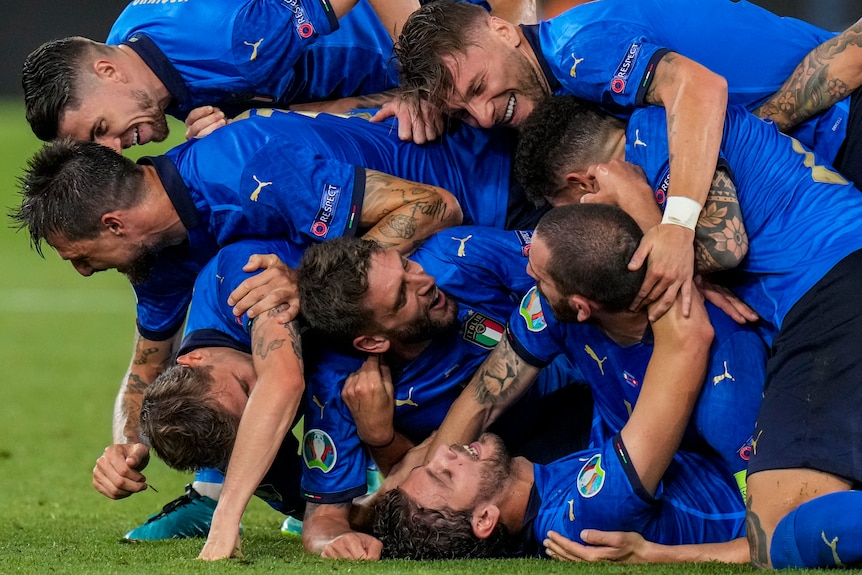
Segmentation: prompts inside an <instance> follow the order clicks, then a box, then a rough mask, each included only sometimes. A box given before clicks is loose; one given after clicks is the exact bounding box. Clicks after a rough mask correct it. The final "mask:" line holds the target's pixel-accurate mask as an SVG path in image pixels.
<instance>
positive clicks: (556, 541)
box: [543, 529, 650, 563]
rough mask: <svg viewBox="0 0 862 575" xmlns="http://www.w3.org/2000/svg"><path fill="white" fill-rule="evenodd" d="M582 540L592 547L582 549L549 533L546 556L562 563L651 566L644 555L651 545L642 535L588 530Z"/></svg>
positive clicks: (582, 532) (555, 534) (585, 530)
mask: <svg viewBox="0 0 862 575" xmlns="http://www.w3.org/2000/svg"><path fill="white" fill-rule="evenodd" d="M581 539H583V540H584V541H585V542H586V543H588V545H581V544H580V543H576V542H575V541H572V540H571V539H568V538H566V537H563V536H562V535H560V534H559V533H557V532H555V531H549V532H548V538H547V539H545V540H544V542H543V544H544V546H545V553H547V554H548V556H549V557H551V558H552V559H556V560H558V561H618V562H620V563H647V562H648V560H647V558H646V557H645V556H644V553H645V551H646V549H647V547H648V546H649V545H650V543H649V542H648V541H646V540H645V539H644V538H643V537H642V536H641V535H640V534H638V533H629V532H623V531H598V530H596V529H584V530H583V531H581Z"/></svg>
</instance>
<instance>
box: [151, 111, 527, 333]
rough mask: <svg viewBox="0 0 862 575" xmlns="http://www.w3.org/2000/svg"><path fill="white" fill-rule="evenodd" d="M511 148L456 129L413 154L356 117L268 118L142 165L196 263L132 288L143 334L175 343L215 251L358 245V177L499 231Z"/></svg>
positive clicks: (170, 267) (236, 125) (361, 183)
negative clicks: (432, 197) (234, 246)
mask: <svg viewBox="0 0 862 575" xmlns="http://www.w3.org/2000/svg"><path fill="white" fill-rule="evenodd" d="M297 134H301V136H302V137H297ZM500 136H502V134H500ZM511 145H512V140H511V139H507V137H505V136H504V137H498V134H496V133H495V132H485V131H482V130H477V129H474V128H470V127H469V126H463V127H461V128H460V129H459V130H457V131H456V132H453V133H452V134H449V135H447V136H446V137H445V138H443V139H442V140H440V141H439V142H436V143H433V144H429V145H427V146H416V145H414V144H412V143H409V142H401V141H400V140H399V139H398V136H397V131H391V130H390V129H389V128H388V127H386V126H383V125H380V124H374V123H371V122H368V121H366V120H364V119H362V118H358V117H342V116H335V115H331V114H318V115H309V114H303V113H298V112H284V111H278V110H273V109H266V110H257V111H252V112H250V113H249V114H246V115H244V116H243V119H241V120H236V121H234V122H232V123H231V124H230V125H228V126H225V127H224V128H221V129H220V130H217V131H215V132H214V133H213V134H210V135H209V136H207V137H206V138H201V139H198V140H191V141H189V142H186V143H184V144H181V145H180V146H177V147H176V148H173V149H172V150H170V151H168V152H167V154H165V155H164V156H158V157H149V158H143V159H142V160H141V162H142V163H148V164H152V165H153V166H155V168H156V170H157V171H158V174H159V177H160V178H161V180H162V183H163V184H164V185H165V188H166V190H167V193H168V195H169V196H170V197H171V200H172V202H173V204H174V207H175V208H176V209H177V212H178V213H179V215H180V218H181V219H182V221H183V223H184V225H185V227H186V229H187V230H188V233H189V248H188V251H189V252H190V253H191V254H193V255H194V258H196V260H197V261H192V260H191V259H190V260H189V262H188V264H187V265H188V266H189V267H192V268H195V269H189V268H186V269H184V270H183V271H182V272H176V273H177V281H176V282H175V281H173V280H172V276H171V274H172V273H173V271H174V270H177V269H178V268H179V267H182V266H183V265H184V264H183V263H182V261H175V260H177V259H179V258H174V259H173V260H171V261H166V262H165V265H164V266H162V265H159V267H158V268H157V271H156V273H155V274H154V275H153V277H152V278H151V280H150V281H147V282H145V283H144V284H142V285H139V286H136V293H137V296H138V323H139V328H140V331H141V334H142V335H145V336H147V337H150V338H151V339H154V340H163V339H166V338H167V337H168V336H170V335H171V334H172V333H175V332H176V330H177V329H178V328H179V326H180V325H181V323H182V319H183V317H184V315H185V309H186V305H187V303H188V298H189V297H190V293H191V292H190V290H191V286H192V283H193V281H194V280H193V278H194V275H195V273H196V272H197V271H198V270H199V269H200V266H201V265H202V264H203V263H206V261H208V259H209V258H210V257H212V256H213V255H215V253H216V251H217V250H218V247H219V246H222V245H226V244H227V243H230V242H232V241H234V240H236V239H237V238H241V237H250V236H258V237H261V236H262V237H273V238H276V237H280V238H284V239H286V240H288V241H290V242H291V243H292V244H293V245H295V246H297V247H299V248H303V247H305V246H308V245H309V244H310V243H313V242H318V241H323V240H326V239H328V238H333V237H338V236H342V235H352V234H354V233H355V232H356V225H357V223H358V222H357V221H356V217H357V216H358V215H359V213H360V212H361V210H362V200H363V196H364V194H365V170H366V168H368V169H372V170H376V171H380V172H385V173H389V174H392V175H394V176H397V177H400V178H404V179H406V180H411V181H418V182H423V183H427V184H432V185H436V186H439V187H442V188H444V189H446V190H449V191H450V192H452V193H453V194H454V195H455V196H456V198H457V199H458V200H459V202H461V206H462V210H463V212H464V221H465V222H466V223H471V224H473V223H475V224H480V225H487V226H493V227H503V226H504V224H505V222H506V209H507V200H508V187H509V177H510V168H511V160H510V150H511ZM180 280H182V282H183V283H182V285H181V286H178V282H179V281H180Z"/></svg>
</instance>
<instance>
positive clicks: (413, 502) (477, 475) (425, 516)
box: [373, 434, 512, 559]
mask: <svg viewBox="0 0 862 575" xmlns="http://www.w3.org/2000/svg"><path fill="white" fill-rule="evenodd" d="M511 466H512V459H511V457H510V456H509V454H508V452H507V451H506V448H505V447H504V446H503V442H502V441H500V438H499V437H497V436H495V435H491V434H484V435H483V436H482V437H481V438H480V439H479V441H478V442H476V443H472V444H471V445H469V446H459V445H453V446H451V447H445V446H441V447H440V449H438V450H437V452H436V453H434V456H433V457H432V459H431V460H430V461H429V462H428V463H427V464H425V465H421V466H419V467H416V468H414V469H413V470H412V471H411V472H410V474H409V475H408V476H407V478H406V479H405V480H404V481H403V482H402V483H401V485H400V486H399V487H398V488H397V489H394V490H392V491H389V492H388V493H386V495H384V496H383V499H382V500H381V501H380V502H379V503H377V504H376V505H375V520H374V528H373V530H374V535H375V536H377V537H378V538H379V539H380V540H381V541H382V542H383V551H384V553H385V554H386V555H387V556H389V557H394V558H410V559H479V558H488V557H503V556H506V555H507V554H508V550H509V547H508V541H509V530H508V529H507V527H506V525H505V524H504V523H503V521H502V520H501V518H500V510H499V507H498V506H497V503H499V501H500V499H501V498H502V497H505V496H506V495H507V490H506V487H507V484H508V482H509V479H510V475H511Z"/></svg>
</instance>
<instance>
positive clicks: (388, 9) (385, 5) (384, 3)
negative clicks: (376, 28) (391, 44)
mask: <svg viewBox="0 0 862 575" xmlns="http://www.w3.org/2000/svg"><path fill="white" fill-rule="evenodd" d="M369 3H370V4H371V7H372V8H373V9H374V12H375V13H376V14H377V17H378V18H379V19H380V22H381V23H382V24H383V27H384V28H386V31H387V32H389V36H390V37H391V38H392V39H393V40H398V36H399V35H400V34H401V27H402V26H404V22H405V21H407V18H408V17H409V16H410V14H412V13H413V12H415V11H416V10H418V9H419V0H369Z"/></svg>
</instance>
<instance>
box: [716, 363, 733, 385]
mask: <svg viewBox="0 0 862 575" xmlns="http://www.w3.org/2000/svg"><path fill="white" fill-rule="evenodd" d="M725 379H729V380H730V381H736V380H735V379H733V376H732V375H730V372H728V371H727V362H726V361H725V362H724V373H722V374H721V375H716V376H715V377H713V378H712V385H718V384H719V382H721V381H724V380H725Z"/></svg>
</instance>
